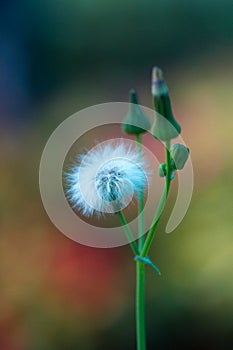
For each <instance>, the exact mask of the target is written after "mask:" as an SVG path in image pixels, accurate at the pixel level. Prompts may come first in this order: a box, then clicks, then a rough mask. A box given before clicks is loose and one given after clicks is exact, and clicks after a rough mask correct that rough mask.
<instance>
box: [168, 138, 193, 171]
mask: <svg viewBox="0 0 233 350" xmlns="http://www.w3.org/2000/svg"><path fill="white" fill-rule="evenodd" d="M170 154H171V157H172V160H173V161H174V165H175V167H176V169H178V170H181V169H183V167H184V165H185V163H186V161H187V159H188V157H189V149H188V148H187V147H185V146H184V145H181V144H180V143H176V144H174V145H172V146H171V149H170Z"/></svg>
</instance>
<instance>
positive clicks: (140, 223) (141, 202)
mask: <svg viewBox="0 0 233 350" xmlns="http://www.w3.org/2000/svg"><path fill="white" fill-rule="evenodd" d="M136 140H137V149H138V153H139V157H140V158H141V160H142V157H143V155H142V135H141V134H137V135H136ZM143 208H144V189H143V188H142V191H141V192H140V193H139V208H138V212H139V220H138V231H139V240H138V248H139V251H140V252H141V250H142V248H143V245H144V214H143Z"/></svg>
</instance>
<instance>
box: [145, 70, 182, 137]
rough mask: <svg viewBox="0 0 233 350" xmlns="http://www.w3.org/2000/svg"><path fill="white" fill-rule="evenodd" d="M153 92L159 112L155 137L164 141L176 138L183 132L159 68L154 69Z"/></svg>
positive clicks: (156, 109)
mask: <svg viewBox="0 0 233 350" xmlns="http://www.w3.org/2000/svg"><path fill="white" fill-rule="evenodd" d="M151 92H152V96H153V100H154V109H155V112H157V113H155V122H154V125H153V128H152V134H153V136H154V137H155V138H157V139H159V140H162V141H168V140H171V139H173V138H176V137H177V136H178V135H179V134H180V132H181V127H180V125H179V124H178V123H177V121H176V120H175V118H174V116H173V113H172V109H171V102H170V97H169V92H168V88H167V85H166V83H165V80H164V78H163V73H162V71H161V69H159V68H158V67H154V68H153V71H152V86H151Z"/></svg>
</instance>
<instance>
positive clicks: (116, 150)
mask: <svg viewBox="0 0 233 350" xmlns="http://www.w3.org/2000/svg"><path fill="white" fill-rule="evenodd" d="M79 159H81V162H79V164H77V165H74V166H73V167H72V168H71V169H70V171H69V172H68V173H66V174H65V184H66V188H67V189H66V195H67V198H68V199H69V201H70V203H71V204H72V206H73V207H74V208H76V209H78V210H79V211H80V212H81V213H82V214H83V215H85V216H91V215H93V214H94V213H96V214H97V215H101V214H106V213H116V212H118V211H120V210H122V209H124V208H125V207H127V205H128V204H129V203H130V202H131V201H132V199H133V197H134V196H138V194H139V192H140V191H143V190H144V187H145V185H146V181H147V176H146V175H147V173H146V171H145V164H144V163H143V162H142V161H141V160H140V159H139V156H138V153H137V151H136V150H135V149H133V148H132V147H131V146H130V145H129V144H127V143H126V142H124V141H121V142H119V143H117V144H116V143H114V141H112V140H110V141H106V142H104V143H102V144H99V145H97V146H96V147H94V148H92V149H91V150H90V151H89V152H87V154H86V155H81V156H79Z"/></svg>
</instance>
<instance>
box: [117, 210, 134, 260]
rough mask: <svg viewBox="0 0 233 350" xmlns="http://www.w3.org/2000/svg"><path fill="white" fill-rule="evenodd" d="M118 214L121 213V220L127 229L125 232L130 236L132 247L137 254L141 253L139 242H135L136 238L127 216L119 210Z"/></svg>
mask: <svg viewBox="0 0 233 350" xmlns="http://www.w3.org/2000/svg"><path fill="white" fill-rule="evenodd" d="M118 215H119V218H120V221H121V225H122V227H123V229H124V231H125V234H126V236H127V238H128V241H129V244H130V245H131V248H132V250H133V252H134V254H135V255H139V250H138V247H137V244H136V243H135V238H134V236H133V233H132V231H131V230H130V228H129V225H128V223H127V221H126V219H125V216H124V214H123V213H122V211H119V212H118Z"/></svg>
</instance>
